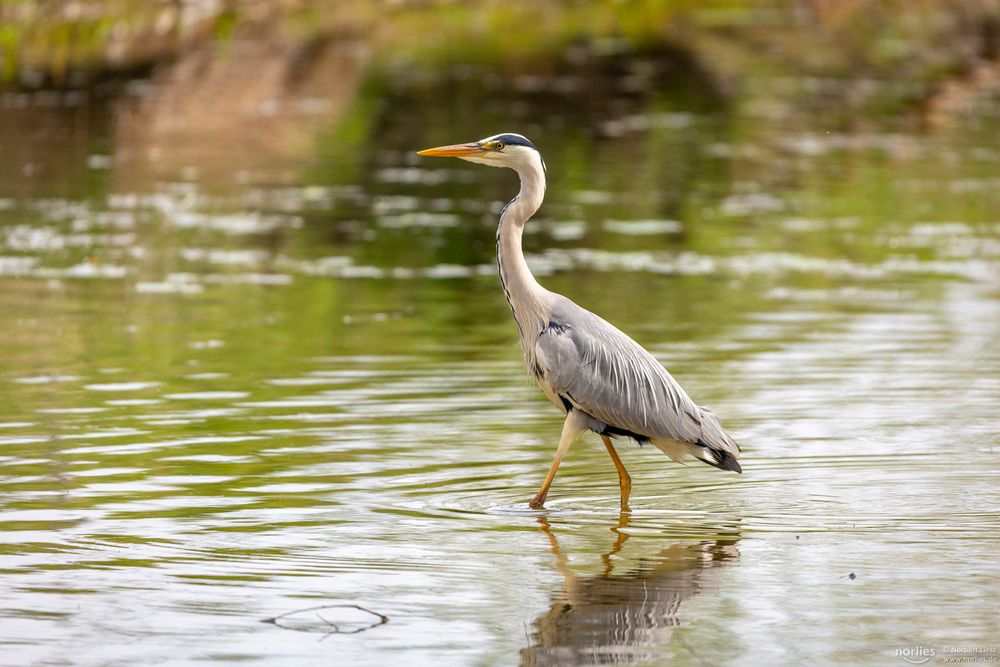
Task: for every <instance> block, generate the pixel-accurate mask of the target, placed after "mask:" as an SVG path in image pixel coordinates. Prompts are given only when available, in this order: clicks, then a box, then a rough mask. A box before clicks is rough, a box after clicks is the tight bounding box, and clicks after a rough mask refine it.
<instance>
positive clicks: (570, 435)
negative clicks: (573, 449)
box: [528, 410, 587, 510]
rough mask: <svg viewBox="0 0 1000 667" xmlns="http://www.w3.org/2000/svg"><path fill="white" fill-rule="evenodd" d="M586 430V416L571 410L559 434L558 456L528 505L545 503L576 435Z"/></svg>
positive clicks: (540, 505)
mask: <svg viewBox="0 0 1000 667" xmlns="http://www.w3.org/2000/svg"><path fill="white" fill-rule="evenodd" d="M586 430H587V423H586V420H585V418H584V417H582V416H581V415H580V413H579V412H577V411H576V410H570V413H569V414H568V415H566V421H565V422H563V430H562V435H561V436H559V449H557V450H556V457H555V459H553V461H552V466H551V467H549V473H548V474H547V475H546V476H545V481H544V482H542V487H541V488H540V489H538V493H536V494H535V497H534V498H532V499H531V502H530V503H528V507H530V508H531V509H533V510H537V509H541V508H542V507H543V506H544V505H545V496H547V495H548V494H549V487H550V486H552V480H554V479H555V478H556V471H557V470H559V464H560V463H562V460H563V457H564V456H566V452H568V451H569V446H570V445H572V444H573V441H574V440H576V437H577V436H578V435H580V434H581V433H583V432H584V431H586Z"/></svg>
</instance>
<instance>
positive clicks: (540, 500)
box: [528, 496, 545, 510]
mask: <svg viewBox="0 0 1000 667" xmlns="http://www.w3.org/2000/svg"><path fill="white" fill-rule="evenodd" d="M528 507H530V508H531V509H533V510H540V509H544V508H545V496H541V497H539V496H535V497H534V498H532V499H531V501H530V502H529V503H528Z"/></svg>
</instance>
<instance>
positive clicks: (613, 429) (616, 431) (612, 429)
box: [600, 424, 649, 445]
mask: <svg viewBox="0 0 1000 667" xmlns="http://www.w3.org/2000/svg"><path fill="white" fill-rule="evenodd" d="M600 435H606V436H608V437H609V438H616V437H618V436H620V435H623V436H625V437H626V438H632V439H633V440H635V441H636V442H637V443H639V444H640V445H645V444H646V443H647V442H649V436H646V435H641V434H639V433H635V432H634V431H629V430H628V429H624V428H618V427H617V426H612V425H611V424H608V425H606V426H605V427H604V430H603V431H601V432H600Z"/></svg>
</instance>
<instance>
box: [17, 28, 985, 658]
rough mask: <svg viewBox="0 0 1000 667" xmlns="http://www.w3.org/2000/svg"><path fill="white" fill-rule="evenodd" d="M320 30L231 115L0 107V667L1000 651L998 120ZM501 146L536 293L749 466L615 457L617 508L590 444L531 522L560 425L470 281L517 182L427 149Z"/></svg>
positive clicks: (151, 87)
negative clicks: (488, 58) (535, 207)
mask: <svg viewBox="0 0 1000 667" xmlns="http://www.w3.org/2000/svg"><path fill="white" fill-rule="evenodd" d="M323 48H324V49H329V50H330V51H329V53H327V52H323V53H321V54H319V55H318V56H316V59H315V61H314V63H313V64H312V65H310V66H309V67H311V68H312V69H308V68H307V70H308V71H306V72H305V73H304V74H301V77H300V78H299V79H296V80H295V81H294V82H292V83H287V82H285V83H281V84H280V85H279V84H275V85H277V86H278V90H283V91H284V95H285V96H284V97H282V98H279V99H278V101H277V102H275V100H274V99H272V97H271V95H272V94H273V92H274V91H273V90H265V91H263V92H261V93H260V94H259V96H258V97H253V96H254V93H253V92H252V91H251V92H250V93H247V95H249V96H250V98H251V99H250V101H248V102H247V101H244V102H245V103H244V104H243V106H241V107H239V108H241V109H246V108H249V109H251V112H247V113H245V114H244V115H242V116H241V115H239V114H236V115H233V116H227V117H226V118H225V119H224V120H225V122H220V120H219V118H218V115H219V114H223V113H224V112H226V109H227V106H226V105H227V104H228V102H227V101H226V91H227V90H228V89H226V88H225V86H224V85H223V83H224V81H225V78H226V77H225V67H223V68H222V69H223V72H222V73H221V74H219V73H218V71H216V73H215V74H214V75H210V74H202V75H199V77H201V78H198V77H196V78H195V79H193V81H194V82H193V83H192V80H189V79H185V78H184V76H183V73H177V72H178V71H182V70H183V67H184V63H183V62H182V63H179V64H178V65H177V66H176V67H177V69H176V70H170V69H169V68H168V69H167V70H166V71H165V72H166V73H164V71H157V72H155V73H153V74H151V75H149V76H145V77H143V78H142V79H141V80H140V81H139V82H135V81H133V82H127V81H111V82H108V83H105V84H102V85H101V86H97V87H94V88H90V89H87V90H85V91H83V92H79V91H77V92H66V91H60V92H49V93H45V92H43V93H23V92H16V91H9V92H6V93H2V94H0V149H2V151H3V154H4V155H5V156H6V157H5V159H4V160H3V164H2V165H0V313H2V320H0V359H2V360H3V361H2V364H0V528H2V531H0V582H2V590H3V591H4V593H3V595H2V596H0V664H4V665H26V664H39V665H41V664H46V665H49V664H51V665H62V664H81V665H135V664H214V663H223V662H241V663H244V664H259V665H320V664H323V665H326V664H418V665H423V664H426V665H431V664H433V665H440V664H449V665H467V664H476V665H502V664H515V663H521V664H528V665H535V664H538V665H543V664H566V665H574V664H588V663H601V664H649V665H653V664H657V665H659V664H667V663H670V664H678V665H705V664H905V663H903V661H902V658H901V657H900V656H898V655H897V654H896V651H897V650H899V649H912V648H914V647H924V648H932V649H933V650H935V651H936V656H937V657H936V658H935V659H936V660H938V661H940V660H943V658H944V656H945V651H946V650H948V649H951V648H971V647H996V646H997V641H998V640H997V637H998V636H1000V621H998V619H1000V613H998V612H1000V608H998V606H997V605H998V602H997V599H998V598H997V595H996V593H997V581H998V577H1000V562H998V560H997V552H998V548H1000V537H998V535H1000V512H998V509H997V508H998V505H1000V484H998V481H1000V479H998V478H1000V449H998V448H1000V423H998V420H997V414H998V412H997V409H998V399H1000V352H998V350H1000V301H998V296H1000V240H998V239H1000V218H998V217H997V211H1000V147H998V145H997V142H996V137H997V132H998V131H1000V114H998V112H997V108H998V107H997V104H996V103H995V101H990V100H989V99H986V100H985V101H980V103H979V105H978V106H975V107H973V108H971V109H969V110H968V111H967V112H965V113H963V114H961V115H958V116H956V117H955V118H953V119H951V122H950V123H948V124H945V125H928V124H925V123H923V122H921V121H920V120H919V119H918V118H917V112H916V111H914V109H912V108H909V107H906V106H905V105H904V106H900V104H899V98H900V95H899V91H898V88H899V85H898V84H897V82H893V81H888V80H880V81H879V80H876V81H872V82H871V85H870V86H869V87H868V90H869V96H870V99H869V102H871V101H872V100H874V102H873V104H874V107H873V108H875V107H878V105H879V103H881V102H883V101H884V103H885V104H884V106H885V108H886V109H887V110H884V111H872V110H871V109H870V108H869V109H868V110H867V111H866V112H865V113H866V114H867V115H866V116H857V115H855V114H856V109H854V108H852V107H851V106H850V105H849V104H848V102H845V101H844V100H842V99H841V97H840V96H839V92H841V91H843V90H846V89H847V83H845V82H842V81H839V80H837V79H834V78H831V79H828V80H815V79H812V78H808V77H804V76H803V77H795V76H791V75H788V74H782V75H779V74H776V73H774V72H769V71H767V70H762V71H761V72H760V73H759V74H755V75H754V76H752V77H749V78H748V79H747V80H746V85H745V86H744V87H742V88H736V89H727V87H726V86H725V85H723V83H720V82H719V81H717V80H715V79H714V78H713V75H712V68H713V66H714V64H713V63H712V62H711V61H709V62H705V61H701V62H700V63H699V64H698V66H695V64H694V62H693V60H692V58H691V57H690V55H688V54H685V53H683V52H680V51H676V50H671V49H661V50H655V49H654V50H648V51H645V52H641V53H632V52H621V51H616V50H614V49H611V50H608V49H607V48H606V45H604V46H602V47H601V48H596V47H595V48H593V49H589V48H587V47H586V46H581V47H574V49H576V50H575V51H574V50H573V49H570V50H569V51H568V52H567V54H561V55H559V56H558V57H554V58H553V59H552V60H545V59H539V60H537V61H533V60H529V61H527V62H521V63H519V64H517V65H516V66H510V67H507V66H493V65H476V66H468V65H462V64H454V65H451V64H444V65H441V66H439V67H437V68H435V69H434V74H433V75H429V74H428V72H427V70H426V69H425V68H423V67H420V66H417V65H412V66H406V65H405V64H402V65H401V64H399V63H397V62H393V63H380V62H379V61H377V60H376V61H372V62H369V63H367V64H357V63H356V69H355V70H351V69H350V67H348V66H346V65H345V64H344V62H345V58H347V56H343V57H341V56H342V54H340V52H339V51H338V49H339V48H341V46H340V45H338V44H336V43H334V44H330V45H327V46H324V47H323ZM234 50H235V52H236V53H237V54H238V52H239V46H238V45H237V46H236V47H234ZM338 54H339V55H338ZM720 57H721V56H720ZM230 62H231V61H230ZM346 62H354V61H351V60H350V58H347V60H346ZM729 65H730V66H732V63H729ZM213 77H215V78H213ZM338 77H339V78H338ZM262 78H264V79H266V72H264V73H263V74H262ZM345 78H347V79H349V81H348V83H346V84H344V86H343V87H342V88H336V87H334V88H333V89H330V90H328V88H326V87H324V85H327V86H329V85H332V84H323V83H322V82H324V81H343V80H344V79H345ZM217 79H218V80H217ZM303 80H305V81H306V83H301V81H303ZM296 82H298V83H296ZM317 82H319V83H317ZM265 83H266V81H265ZM262 85H263V84H262ZM281 86H286V88H281ZM295 86H298V87H295ZM192 87H193V90H194V92H192ZM819 89H822V90H823V91H826V92H825V93H824V95H827V96H828V98H823V99H825V100H826V103H825V104H823V105H816V104H813V103H810V102H815V100H816V95H817V94H816V90H819ZM199 95H201V96H209V97H212V96H215V97H212V99H216V100H217V103H218V104H219V105H221V107H222V109H221V110H219V111H217V112H212V111H205V110H204V109H203V108H200V107H199V106H198V104H196V103H195V102H193V101H191V98H190V97H189V96H194V97H197V96H199ZM268 102H271V104H267V103H268ZM499 131H520V132H522V133H524V134H526V135H528V136H529V137H530V138H532V139H533V140H534V141H535V142H536V143H537V144H538V145H539V147H540V148H541V150H542V152H543V155H544V156H545V158H546V162H547V165H548V170H549V191H548V200H547V202H546V204H545V205H544V207H543V208H542V210H541V211H540V213H539V215H538V217H537V218H536V220H535V221H534V222H532V223H530V226H529V230H528V232H529V233H528V234H527V236H526V241H525V245H526V251H527V252H528V253H529V264H530V265H531V266H532V268H533V269H534V271H535V272H536V274H537V275H538V276H539V279H540V281H541V282H543V284H545V285H546V287H548V288H550V289H553V290H555V291H559V292H561V293H563V294H566V295H567V296H569V297H571V298H573V299H574V300H575V301H577V302H578V303H580V304H581V305H583V306H585V307H587V308H590V309H591V310H594V311H595V312H598V313H600V314H601V315H602V316H603V317H605V318H606V319H608V320H610V321H612V322H614V323H615V324H617V325H618V326H619V327H620V328H622V329H624V330H625V331H627V332H629V333H630V334H631V335H632V336H633V337H634V338H636V339H637V340H638V341H639V342H641V343H642V344H644V345H645V346H647V347H648V349H650V350H651V351H652V352H653V353H654V354H655V355H656V356H657V357H658V358H659V359H660V360H661V361H662V362H663V363H664V364H665V365H666V366H667V367H668V368H669V369H670V370H671V372H672V373H673V374H674V375H675V377H677V378H678V379H679V380H680V381H681V382H682V384H683V385H684V386H685V387H686V389H687V390H688V392H689V393H690V394H691V395H692V396H693V397H694V398H695V400H697V401H698V402H700V403H704V404H708V405H711V406H713V407H714V409H715V410H716V411H717V412H718V413H719V414H720V415H722V417H723V420H724V422H725V424H726V425H727V427H728V428H729V429H730V430H731V431H732V433H733V434H734V435H735V436H736V437H737V438H738V439H739V440H740V441H741V442H742V443H743V446H744V455H743V462H744V470H745V473H744V474H743V475H742V476H737V475H733V474H727V473H723V472H721V471H718V470H714V469H711V468H709V467H707V466H693V465H692V466H687V467H683V466H678V465H676V464H674V463H671V462H670V461H668V460H667V459H666V457H664V456H663V455H662V454H661V453H659V452H658V451H655V450H653V449H652V448H643V449H639V448H638V447H635V446H633V445H632V444H630V443H628V442H626V441H619V443H618V444H619V450H620V451H621V453H622V457H623V460H624V462H625V465H626V466H627V467H628V469H629V470H630V472H631V474H632V478H633V482H634V491H633V498H632V510H633V511H632V512H631V513H630V514H620V513H619V511H618V485H617V478H616V475H615V471H614V468H613V467H612V465H611V462H610V460H609V459H608V457H607V455H606V453H605V452H604V449H603V447H602V446H601V444H600V441H599V439H597V438H596V437H594V436H585V437H583V438H581V439H580V441H579V442H577V444H576V445H575V446H574V448H573V449H572V450H571V452H570V455H569V457H568V460H567V461H566V462H565V463H564V465H563V466H562V468H561V470H560V473H559V475H558V477H557V479H556V483H555V485H554V487H553V490H552V492H551V494H550V496H549V501H548V504H547V509H546V510H545V511H542V512H535V511H530V510H529V509H528V508H527V501H528V500H529V498H530V497H531V495H532V494H533V493H534V491H535V490H536V489H537V486H538V485H539V484H540V482H541V480H542V477H543V476H544V473H545V471H546V469H547V467H548V464H549V462H550V460H551V456H552V455H553V453H554V450H555V445H556V442H557V440H558V435H559V431H560V426H561V420H560V416H559V414H558V412H557V411H555V410H554V409H553V408H552V406H551V405H550V404H549V403H548V402H547V401H545V399H544V398H543V397H542V395H541V394H540V392H538V391H537V389H536V388H535V387H534V386H533V385H532V384H531V382H530V380H529V378H528V376H527V375H526V373H525V372H524V370H523V369H522V367H521V361H520V352H519V350H518V347H517V343H516V330H515V327H514V325H513V322H512V320H511V319H510V313H509V311H508V309H507V306H506V304H505V302H504V300H503V297H502V295H501V293H500V289H499V286H498V281H497V279H496V276H495V270H494V265H493V262H494V258H493V252H494V229H495V223H496V218H497V213H498V211H499V208H500V207H501V206H502V204H503V202H504V201H506V199H508V198H509V197H510V196H512V194H513V193H514V192H515V191H516V187H517V186H516V177H515V176H514V175H513V173H512V172H503V171H500V170H493V169H485V168H481V167H476V166H473V165H468V164H465V163H460V162H457V161H455V162H450V161H445V160H422V159H420V158H418V157H417V156H415V155H414V154H413V151H415V150H417V149H420V148H425V147H428V146H433V145H438V144H442V143H453V142H459V141H468V140H473V139H476V138H480V137H482V136H486V135H489V134H492V133H495V132H499ZM326 605H359V606H361V607H364V608H365V609H369V610H371V611H372V612H376V613H377V614H382V615H384V616H385V617H387V618H388V621H387V622H386V623H384V624H377V623H378V621H379V617H378V616H376V615H374V614H370V613H366V612H364V611H362V610H360V609H355V608H350V607H345V606H340V607H336V606H333V607H330V608H326V609H322V610H318V611H301V612H300V611H298V610H303V609H306V608H311V607H317V606H326ZM293 612H295V613H293ZM282 614H290V615H289V616H283V617H282V618H280V619H278V620H277V621H276V622H262V621H266V620H267V619H272V618H274V617H277V616H279V615H282ZM331 624H336V626H337V629H339V630H341V631H342V632H340V633H331V629H332V628H333V625H331ZM370 626H371V627H370ZM351 631H357V632H352V633H350V634H348V633H349V632H351ZM997 650H1000V649H997Z"/></svg>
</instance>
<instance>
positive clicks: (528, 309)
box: [497, 156, 549, 354]
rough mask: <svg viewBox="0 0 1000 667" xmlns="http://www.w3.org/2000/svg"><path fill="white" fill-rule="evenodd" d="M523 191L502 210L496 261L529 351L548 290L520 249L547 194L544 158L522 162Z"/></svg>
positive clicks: (542, 318) (546, 312)
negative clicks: (526, 229)
mask: <svg viewBox="0 0 1000 667" xmlns="http://www.w3.org/2000/svg"><path fill="white" fill-rule="evenodd" d="M517 174H518V176H520V177H521V191H520V192H519V193H518V194H517V196H516V197H514V199H512V200H511V201H510V202H509V203H508V204H507V206H506V207H504V210H503V213H501V214H500V226H499V227H498V228H497V264H498V265H499V266H500V283H501V284H502V285H503V291H504V295H505V296H506V297H507V303H508V304H510V309H511V311H512V312H513V313H514V319H515V320H516V321H517V328H518V330H519V332H520V334H521V342H522V343H524V344H525V354H529V352H530V351H529V349H528V347H527V344H528V338H527V337H528V336H530V335H531V333H532V332H538V331H541V330H542V328H544V327H545V325H546V323H547V322H548V317H549V304H548V299H547V295H548V291H547V290H546V289H545V288H543V287H542V286H541V285H539V284H538V281H537V280H535V277H534V276H533V275H531V270H530V269H529V268H528V263H527V262H525V261H524V253H523V251H522V250H521V235H522V233H523V232H524V223H526V222H527V221H528V219H529V218H531V216H532V215H534V214H535V211H537V210H538V207H539V206H541V205H542V199H543V198H544V197H545V169H544V168H543V167H542V163H541V158H540V157H537V156H535V158H534V159H533V160H532V161H530V162H526V163H525V164H523V165H519V166H518V168H517Z"/></svg>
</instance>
